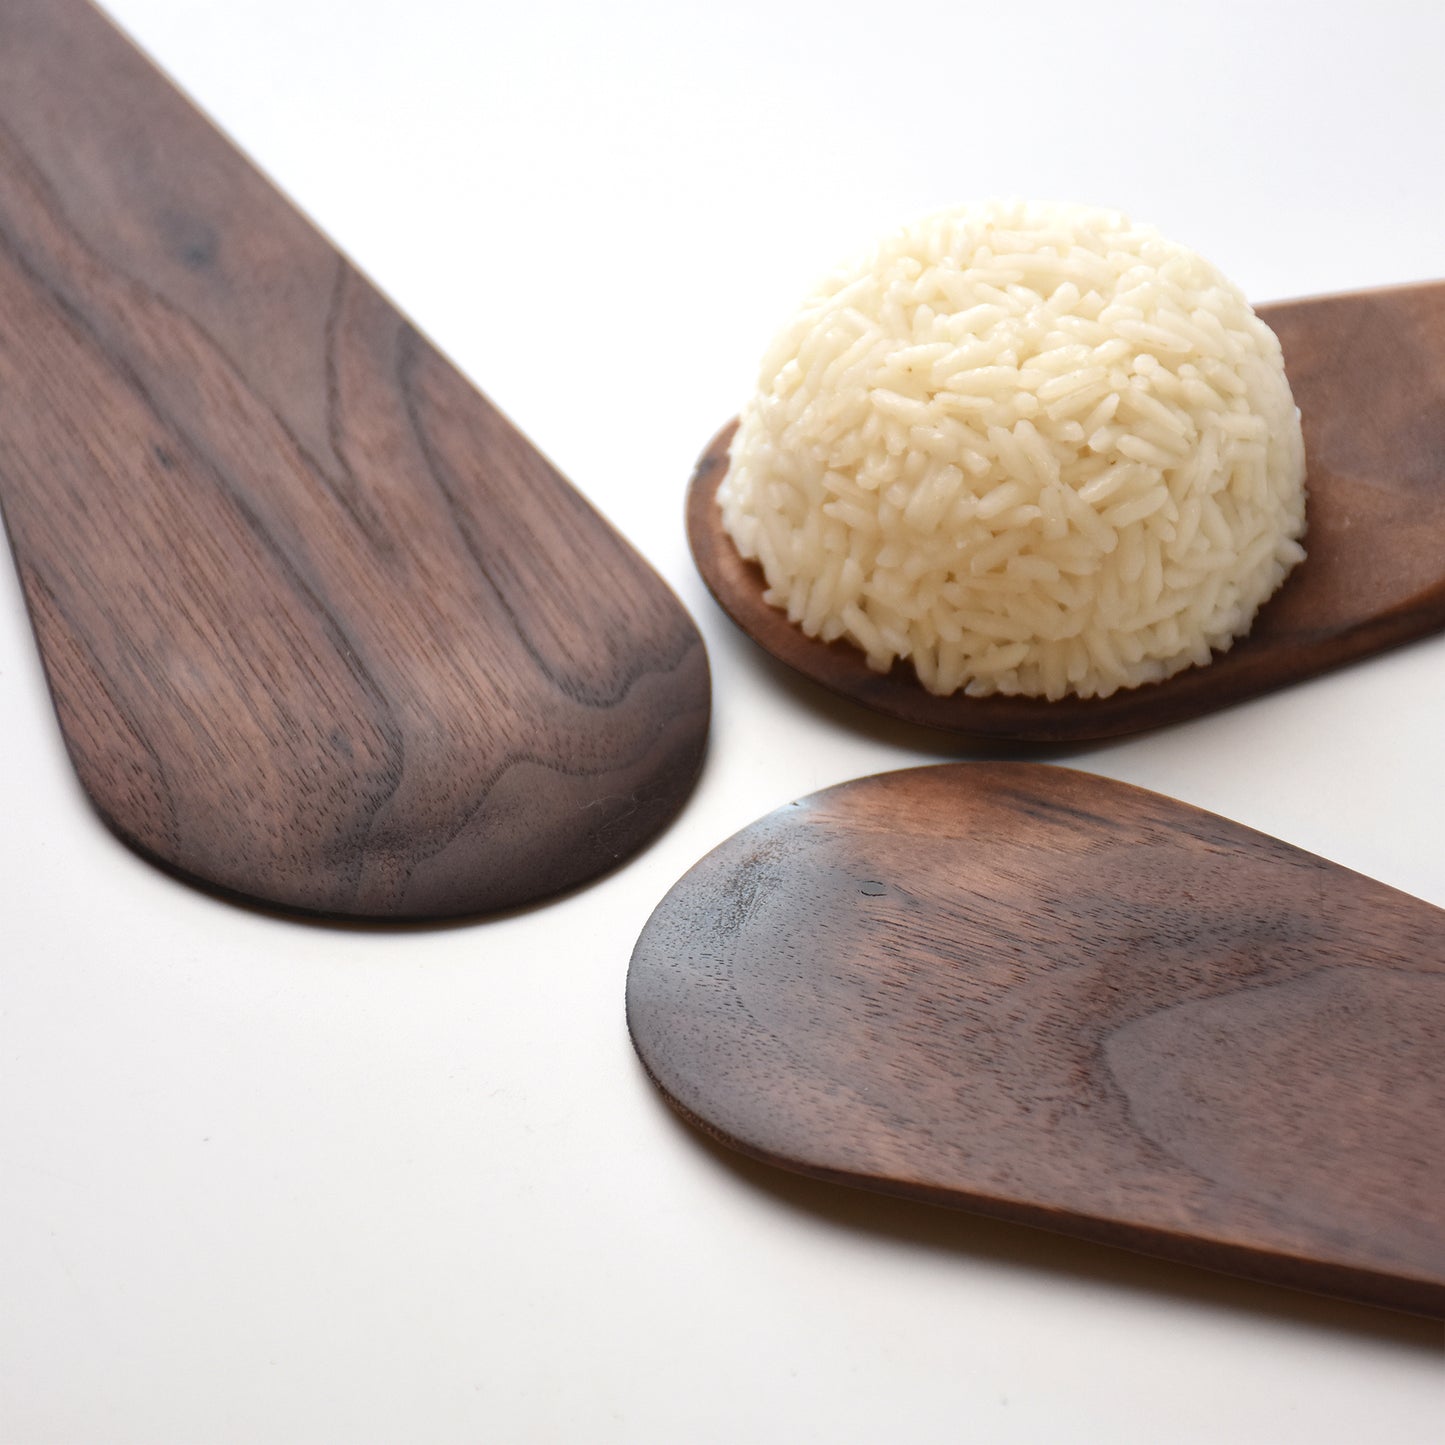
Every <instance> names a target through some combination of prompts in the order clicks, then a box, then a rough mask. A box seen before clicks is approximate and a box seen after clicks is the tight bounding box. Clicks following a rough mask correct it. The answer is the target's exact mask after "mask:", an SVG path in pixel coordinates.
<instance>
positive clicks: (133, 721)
mask: <svg viewBox="0 0 1445 1445" xmlns="http://www.w3.org/2000/svg"><path fill="white" fill-rule="evenodd" d="M0 499H3V505H4V513H5V520H6V523H7V527H8V530H9V534H10V539H11V544H12V547H13V549H14V552H15V557H16V561H17V564H18V566H19V569H20V575H21V579H22V582H23V585H24V591H25V597H26V600H27V603H28V605H29V609H30V614H31V618H32V620H33V623H34V627H35V632H36V636H37V639H38V642H39V646H40V650H41V653H42V656H43V658H44V661H45V668H46V672H47V676H48V678H49V682H50V687H51V691H52V694H53V696H54V701H55V706H56V709H57V712H58V714H59V718H60V723H61V727H62V729H63V730H64V734H65V739H66V743H67V745H68V747H69V750H70V755H71V758H72V759H73V761H74V764H75V767H76V769H77V771H78V773H79V775H80V778H81V781H82V782H83V784H84V785H85V788H86V790H87V792H88V793H89V794H90V796H91V798H92V799H93V801H94V803H95V805H96V807H97V808H98V810H99V811H100V813H101V814H102V815H103V816H104V818H105V819H106V821H107V822H109V823H110V825H111V826H112V827H113V828H114V829H115V830H116V832H117V833H119V834H120V835H121V837H123V838H124V839H126V840H127V841H128V842H130V843H131V844H133V845H134V846H135V847H137V848H139V849H141V850H142V851H143V852H145V853H146V854H148V855H150V856H152V857H153V858H155V859H157V860H159V861H160V862H162V863H164V864H166V865H168V866H170V867H171V868H173V869H175V870H178V871H180V872H182V873H184V874H187V875H190V876H192V877H195V878H197V879H200V880H203V881H205V882H207V883H210V884H212V885H215V886H218V887H220V888H223V889H226V890H230V891H234V892H236V893H239V894H242V895H246V896H248V897H250V898H253V899H259V900H262V901H265V902H268V903H272V904H277V905H281V906H284V907H287V908H293V909H300V910H305V911H310V912H318V913H322V914H329V915H348V916H361V917H382V918H425V917H439V916H447V915H455V914H464V913H471V912H475V911H480V910H491V909H497V908H502V907H506V906H509V905H512V904H516V903H520V902H523V901H526V900H529V899H533V898H537V897H541V896H545V895H547V894H550V893H553V892H555V891H557V890H559V889H562V888H565V887H567V886H569V885H571V884H573V883H576V882H579V881H581V880H583V879H585V878H588V877H590V876H592V875H595V874H596V873H598V872H600V871H602V870H604V869H606V868H608V867H609V866H610V865H612V864H613V863H614V862H616V861H617V860H618V859H620V858H622V857H625V856H626V855H628V854H629V853H631V852H632V851H633V850H635V849H636V848H638V847H640V846H641V845H642V844H643V843H644V842H645V841H646V840H647V839H648V838H650V837H651V836H652V835H653V834H654V833H655V832H656V831H657V829H658V828H660V827H661V826H662V825H663V824H664V822H666V821H667V820H668V819H669V818H670V817H671V816H672V814H673V813H674V812H675V811H676V809H677V808H678V806H679V805H680V803H681V801H682V800H683V798H684V797H685V796H686V794H687V792H688V790H689V789H690V788H691V786H692V784H693V781H694V779H695V777H696V775H697V772H698V768H699V766H700V763H701V758H702V753H703V749H704V746H705V739H706V732H707V721H708V708H709V694H708V674H707V662H706V657H705V655H704V652H703V647H702V643H701V639H700V638H699V636H698V634H697V632H696V630H695V629H694V627H693V625H692V623H691V621H690V620H689V619H688V617H687V616H686V614H685V613H684V612H683V610H682V609H681V607H680V606H679V605H678V603H677V601H676V599H675V598H674V597H673V596H672V594H671V593H670V592H669V591H668V589H667V588H666V587H665V586H664V584H663V583H662V582H661V581H660V580H659V579H658V578H657V577H656V576H655V575H654V574H653V573H652V572H651V571H650V570H649V568H648V567H647V565H646V564H645V563H644V562H643V561H642V560H641V558H639V557H638V556H637V554H636V553H635V552H633V551H632V550H631V548H629V547H628V545H627V544H626V543H625V542H624V541H623V540H622V539H621V538H620V537H618V535H617V534H616V533H615V532H614V531H612V530H611V528H609V527H608V526H607V525H606V523H605V522H603V521H602V520H601V518H599V517H598V516H597V514H596V513H595V512H593V511H592V510H591V509H590V508H589V507H588V505H587V504H586V503H585V502H584V501H583V500H582V499H581V498H580V497H579V496H578V495H577V493H576V492H574V491H573V490H572V489H571V487H569V486H568V484H567V483H566V482H565V481H564V480H563V479H562V477H561V476H559V475H558V473H557V472H556V471H555V470H553V468H552V467H551V466H550V465H549V464H548V463H547V462H546V461H545V460H544V459H543V458H542V457H540V456H539V455H538V453H537V452H536V451H535V450H534V449H533V448H532V447H531V446H530V445H529V444H528V442H527V441H526V440H525V439H524V438H523V437H522V436H521V435H519V433H518V432H517V431H515V430H514V429H513V427H512V426H511V425H510V424H509V423H508V422H507V421H506V419H505V418H503V417H502V416H501V415H500V414H499V413H498V412H497V411H496V410H495V409H494V408H493V407H492V406H491V405H490V404H489V403H488V402H487V401H486V400H485V399H484V398H483V397H482V396H480V395H479V394H478V393H477V392H476V391H475V390H474V389H473V388H472V387H471V386H470V385H469V384H468V383H467V382H465V381H464V380H463V379H462V377H460V376H459V375H458V374H457V372H456V371H455V370H453V369H452V367H451V366H450V365H449V364H448V363H447V362H446V361H445V360H444V359H443V358H442V357H441V356H439V355H438V354H437V353H436V351H434V350H433V349H432V347H431V346H429V345H428V344H427V342H426V341H425V340H424V339H423V338H422V337H421V336H420V335H418V334H417V332H416V331H415V330H414V329H413V328H412V327H411V326H410V325H409V324H408V323H407V322H406V320H405V319H404V318H403V317H401V316H400V315H398V314H397V312H396V311H395V310H394V309H393V308H392V307H391V306H390V305H389V304H388V303H387V302H386V301H385V300H384V299H383V298H382V297H381V296H380V295H379V294H378V293H377V291H376V290H375V289H374V288H373V287H372V286H371V285H369V284H368V283H367V281H366V280H365V279H364V278H363V277H361V276H360V275H358V274H357V273H356V271H355V270H353V268H352V267H351V266H350V265H349V264H348V263H347V262H346V260H345V259H344V258H343V257H342V256H340V255H339V254H338V253H337V252H336V250H335V249H334V248H333V247H332V246H331V245H330V244H329V243H328V242H327V241H325V240H324V239H323V238H322V237H321V236H320V235H319V234H318V233H317V232H316V231H315V230H314V229H313V228H312V227H311V226H310V225H309V224H308V223H307V222H306V221H305V220H304V219H303V218H302V217H301V216H299V215H298V214H297V213H296V212H295V211H294V210H293V209H292V208H291V207H290V206H289V205H288V204H287V203H286V202H285V201H284V200H283V199H281V198H280V196H278V194H277V193H276V191H275V190H274V189H273V188H272V187H271V186H270V185H269V184H268V183H267V182H266V181H265V180H264V179H263V178H262V177H261V176H260V175H259V174H258V173H257V172H256V171H255V170H254V169H252V167H251V166H250V165H249V164H248V163H247V162H246V161H245V160H243V159H242V158H241V157H240V156H239V155H238V154H237V152H236V151H235V150H234V149H233V148H232V147H231V146H230V145H229V144H228V143H227V142H226V141H225V140H224V139H223V138H222V137H221V136H219V135H218V134H217V133H216V132H215V131H214V130H213V129H212V128H211V127H210V125H209V124H208V123H207V122H206V121H204V120H203V119H202V118H201V117H200V116H199V115H198V114H197V113H196V112H195V111H194V110H193V109H192V108H191V107H190V106H189V105H188V104H187V103H186V102H185V101H184V100H183V99H182V98H181V97H180V96H179V95H177V93H176V92H175V91H174V90H173V89H171V88H170V86H169V85H168V84H167V83H166V82H165V81H164V80H163V79H162V78H161V77H160V75H159V74H158V73H157V72H156V71H155V70H154V69H153V68H152V67H151V66H150V65H149V64H148V63H147V62H146V61H145V60H143V59H142V58H141V57H140V56H139V55H138V54H137V53H136V52H135V51H134V50H133V49H132V48H131V47H130V45H129V44H128V43H127V42H126V41H124V40H123V39H122V38H121V37H120V36H119V35H118V34H117V33H116V32H115V31H114V30H113V29H112V28H111V27H110V26H109V24H108V23H106V22H105V21H104V20H103V19H101V17H100V16H99V15H98V14H97V13H96V12H95V11H93V10H91V9H90V8H88V7H87V6H86V5H85V4H83V3H80V0H4V3H3V5H0Z"/></svg>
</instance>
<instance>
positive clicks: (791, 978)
mask: <svg viewBox="0 0 1445 1445" xmlns="http://www.w3.org/2000/svg"><path fill="white" fill-rule="evenodd" d="M627 1002H628V1022H629V1026H630V1028H631V1030H632V1037H633V1041H634V1043H635V1045H636V1047H637V1050H638V1053H639V1054H640V1056H641V1058H642V1060H643V1063H644V1065H645V1066H646V1068H647V1070H648V1072H649V1073H650V1075H651V1076H652V1078H653V1079H654V1080H655V1082H656V1083H657V1084H658V1085H659V1087H660V1088H661V1089H662V1091H663V1093H664V1094H665V1095H666V1097H667V1098H668V1099H669V1100H670V1101H671V1102H672V1103H673V1104H674V1105H675V1106H676V1107H677V1109H678V1110H679V1111H680V1112H681V1113H682V1114H683V1115H684V1116H685V1117H686V1118H688V1119H689V1120H691V1121H693V1122H694V1123H696V1124H697V1125H699V1126H700V1127H701V1128H703V1129H705V1130H706V1131H707V1132H709V1133H710V1134H713V1135H714V1136H716V1137H717V1138H719V1139H721V1140H723V1141H724V1142H726V1143H728V1144H730V1145H732V1146H733V1147H735V1148H737V1149H739V1150H741V1151H742V1152H744V1153H746V1154H748V1155H751V1156H752V1157H754V1158H757V1159H761V1160H765V1161H767V1162H769V1163H772V1164H775V1165H779V1166H781V1167H783V1168H787V1169H791V1170H795V1171H797V1172H800V1173H803V1174H809V1175H813V1176H816V1177H818V1178H822V1179H828V1180H833V1181H836V1182H842V1183H847V1184H853V1185H859V1186H862V1187H864V1188H868V1189H874V1190H879V1191H883V1192H885V1193H892V1194H900V1195H906V1196H909V1197H912V1198H917V1199H925V1200H930V1201H933V1202H935V1203H940V1204H946V1205H952V1206H955V1207H957V1208H960V1209H966V1210H972V1211H975V1212H979V1213H983V1214H989V1215H994V1216H997V1217H1000V1218H1004V1219H1010V1220H1014V1221H1017V1222H1020V1223H1024V1224H1032V1225H1039V1226H1043V1227H1045V1228H1048V1229H1052V1230H1056V1231H1059V1232H1062V1233H1066V1234H1072V1235H1077V1236H1079V1237H1082V1238H1085V1239H1091V1240H1095V1241H1100V1242H1103V1243H1107V1244H1114V1245H1122V1246H1125V1247H1127V1248H1131V1249H1135V1250H1138V1251H1142V1252H1144V1253H1149V1254H1156V1255H1162V1256H1166V1257H1169V1258H1172V1259H1176V1260H1182V1261H1184V1262H1186V1263H1194V1264H1200V1265H1206V1266H1209V1267H1211V1268H1214V1269H1219V1270H1223V1271H1226V1272H1230V1273H1235V1274H1240V1275H1244V1276H1248V1277H1251V1278H1254V1279H1260V1280H1266V1281H1272V1282H1274V1283H1279V1284H1286V1285H1293V1286H1298V1287H1301V1288H1306V1289H1312V1290H1317V1291H1319V1292H1322V1293H1327V1294H1336V1295H1340V1296H1344V1297H1347V1298H1351V1299H1356V1300H1362V1301H1365V1302H1368V1303H1372V1304H1381V1305H1388V1306H1392V1307H1395V1308H1399V1309H1407V1310H1413V1311H1417V1312H1421V1313H1426V1314H1441V1313H1445V911H1442V910H1440V909H1438V908H1434V907H1431V906H1430V905H1429V904H1427V903H1423V902H1421V901H1420V900H1418V899H1415V898H1411V897H1409V896H1407V895H1405V894H1402V893H1399V892H1396V891H1395V890H1394V889H1391V888H1387V887H1385V886H1384V885H1383V884H1380V883H1375V882H1373V881H1371V880H1370V879H1367V878H1364V877H1361V876H1360V875H1359V874H1357V873H1352V872H1350V871H1349V870H1347V869H1345V868H1341V867H1339V866H1337V865H1336V864H1333V863H1328V862H1326V861H1325V860H1324V859H1322V858H1318V857H1315V856H1313V855H1312V854H1309V853H1305V852H1303V851H1301V850H1300V849H1298V848H1293V847H1291V846H1289V845H1288V844H1286V843H1281V842H1279V841H1277V840H1276V839H1273V838H1270V837H1267V836H1265V835H1264V834H1261V833H1256V832H1253V831H1252V830H1250V829H1248V828H1245V827H1242V826H1240V825H1239V824H1237V823H1232V822H1229V821H1227V820H1226V819H1223V818H1219V817H1216V816H1214V815H1212V814H1209V813H1205V812H1202V811H1200V810H1199V809H1197V808H1191V807H1188V806H1187V805H1185V804H1183V803H1178V802H1175V801H1173V800H1172V799H1169V798H1164V797H1161V796H1159V795H1157V794H1154V793H1149V792H1146V791H1144V790H1143V789H1140V788H1135V787H1131V786H1129V785H1127V784H1124V783H1118V782H1113V781H1111V780H1109V779H1104V778H1098V777H1093V776H1091V775H1088V774H1085V773H1079V772H1074V771H1072V770H1069V769H1065V768H1054V767H1045V766H1042V765H1039V764H1026V763H1023V764H983V763H959V764H950V765H946V766H935V767H927V768H916V769H912V770H909V771H905V772H897V773H890V774H885V775H882V776H878V777H872V778H864V779H862V780H860V781H856V782H851V783H845V784H843V785H841V786H840V787H836V788H831V789H828V790H827V791H825V792H821V793H817V794H815V795H813V796H812V797H810V798H807V799H805V800H803V801H802V802H801V803H795V804H792V805H791V806H789V807H785V808H781V809H779V810H778V811H777V812H775V813H772V814H770V815H769V816H767V817H766V818H763V819H761V820H760V821H758V822H756V823H753V824H752V825H750V826H749V827H747V828H745V829H743V831H742V832H740V833H738V834H737V835H735V836H734V837H733V838H731V839H730V840H729V841H728V842H726V843H724V844H723V845H722V846H721V847H719V848H718V849H716V850H715V851H714V852H712V853H711V854H709V855H708V856H707V857H706V858H705V859H703V861H702V862H700V863H699V864H698V865H697V866H696V867H695V868H693V869H692V871H691V872H689V873H688V874H687V875H686V876H685V877H683V878H682V879H681V880H680V881H679V882H678V883H677V884H676V885H675V886H674V888H673V889H672V891H671V892H670V893H669V894H668V895H667V897H666V898H665V899H664V900H663V902H662V903H661V904H660V905H659V906H658V908H657V910H656V912H655V913H654V914H653V916H652V918H651V920H650V921H649V923H648V924H647V927H646V929H645V930H644V931H643V933H642V936H641V937H640V939H639V940H638V943H637V947H636V950H635V951H634V953H633V957H632V964H631V969H630V972H629V976H628V988H627Z"/></svg>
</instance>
